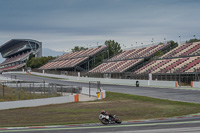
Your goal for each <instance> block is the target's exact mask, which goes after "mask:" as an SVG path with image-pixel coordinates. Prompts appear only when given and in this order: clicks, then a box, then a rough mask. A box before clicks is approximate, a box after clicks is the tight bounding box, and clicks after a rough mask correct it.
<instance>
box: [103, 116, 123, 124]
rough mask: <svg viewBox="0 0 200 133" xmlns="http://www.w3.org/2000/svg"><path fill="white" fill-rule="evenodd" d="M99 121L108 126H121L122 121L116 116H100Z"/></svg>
mask: <svg viewBox="0 0 200 133" xmlns="http://www.w3.org/2000/svg"><path fill="white" fill-rule="evenodd" d="M99 120H100V121H101V123H102V124H104V125H107V124H115V123H117V124H121V123H122V121H121V120H120V119H119V118H118V117H117V116H116V115H113V116H111V115H103V114H100V115H99Z"/></svg>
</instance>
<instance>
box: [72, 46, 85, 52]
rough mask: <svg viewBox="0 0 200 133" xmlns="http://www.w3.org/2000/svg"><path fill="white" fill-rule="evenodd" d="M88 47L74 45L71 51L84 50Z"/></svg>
mask: <svg viewBox="0 0 200 133" xmlns="http://www.w3.org/2000/svg"><path fill="white" fill-rule="evenodd" d="M86 49H88V48H84V47H79V46H75V47H74V48H73V49H72V52H73V53H74V52H78V51H81V50H86Z"/></svg>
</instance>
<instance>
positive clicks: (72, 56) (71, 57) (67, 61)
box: [39, 46, 107, 69]
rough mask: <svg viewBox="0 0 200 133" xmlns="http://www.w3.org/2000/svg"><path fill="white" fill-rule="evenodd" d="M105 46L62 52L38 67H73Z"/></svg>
mask: <svg viewBox="0 0 200 133" xmlns="http://www.w3.org/2000/svg"><path fill="white" fill-rule="evenodd" d="M106 48H107V46H101V47H97V48H91V49H87V50H81V51H78V52H74V53H67V54H64V55H62V56H60V57H58V58H56V59H55V60H53V61H52V62H49V63H47V64H45V65H43V66H42V67H40V68H39V69H60V68H73V67H75V66H77V65H78V64H80V63H82V62H84V61H86V60H88V59H89V58H90V57H92V56H94V55H95V54H98V53H99V52H102V51H103V50H105V49H106Z"/></svg>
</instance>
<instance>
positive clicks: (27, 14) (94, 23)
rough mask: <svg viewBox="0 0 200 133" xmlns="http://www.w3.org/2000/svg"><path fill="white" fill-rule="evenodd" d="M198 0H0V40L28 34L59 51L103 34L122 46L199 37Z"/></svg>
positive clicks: (101, 40) (102, 38)
mask: <svg viewBox="0 0 200 133" xmlns="http://www.w3.org/2000/svg"><path fill="white" fill-rule="evenodd" d="M199 4H200V1H196V0H168V1H166V0H151V1H150V0H134V1H133V0H99V1H94V0H59V1H55V0H42V1H41V0H34V1H32V0H18V1H13V0H6V1H3V0H2V1H0V18H1V21H0V35H1V38H0V43H4V42H6V41H8V39H12V38H31V39H36V40H39V41H42V42H44V43H43V44H44V47H51V48H52V49H56V50H62V49H63V48H65V49H69V48H71V47H73V46H75V45H80V46H82V45H83V46H85V45H87V44H93V45H96V43H97V42H99V43H102V44H103V43H104V41H105V40H108V39H114V40H116V41H118V42H119V43H121V44H125V45H127V46H129V45H130V44H135V42H136V41H137V42H138V45H139V44H141V43H146V44H147V43H151V39H152V38H154V39H155V40H156V41H158V42H159V41H163V38H167V39H169V40H171V39H174V40H175V41H176V40H179V38H178V36H182V39H183V40H184V39H188V38H190V37H192V36H193V34H195V35H196V37H198V36H200V34H199V31H198V29H200V26H199V22H200V18H199V17H198V15H199V14H198V13H199V12H200V9H199V7H198V5H199ZM199 38H200V37H199ZM57 45H59V46H60V47H57Z"/></svg>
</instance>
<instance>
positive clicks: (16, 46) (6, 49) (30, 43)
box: [0, 39, 42, 71]
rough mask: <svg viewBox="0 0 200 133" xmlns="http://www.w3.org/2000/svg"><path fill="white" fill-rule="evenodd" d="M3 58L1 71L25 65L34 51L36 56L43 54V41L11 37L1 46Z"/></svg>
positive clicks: (0, 66)
mask: <svg viewBox="0 0 200 133" xmlns="http://www.w3.org/2000/svg"><path fill="white" fill-rule="evenodd" d="M0 52H1V55H2V57H3V58H6V60H5V61H3V62H2V63H1V64H0V71H7V70H13V69H18V68H21V67H23V66H25V62H26V60H27V59H28V58H29V55H30V54H31V53H32V54H34V55H35V57H41V56H42V43H41V42H39V41H36V40H32V39H11V40H10V41H8V42H6V43H5V44H3V45H1V46H0Z"/></svg>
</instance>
